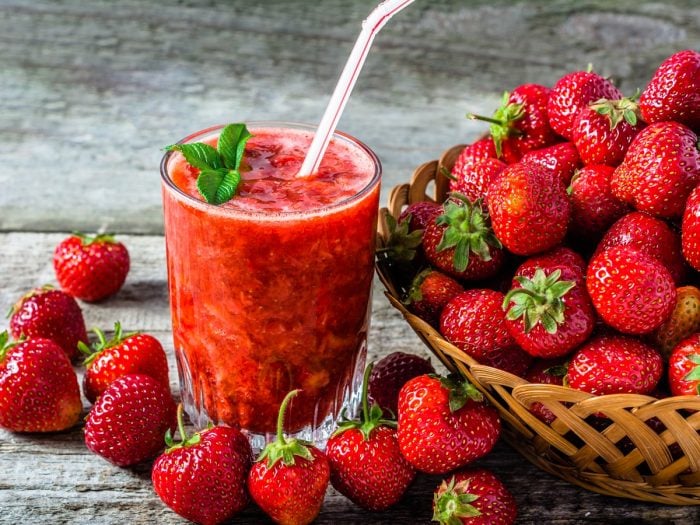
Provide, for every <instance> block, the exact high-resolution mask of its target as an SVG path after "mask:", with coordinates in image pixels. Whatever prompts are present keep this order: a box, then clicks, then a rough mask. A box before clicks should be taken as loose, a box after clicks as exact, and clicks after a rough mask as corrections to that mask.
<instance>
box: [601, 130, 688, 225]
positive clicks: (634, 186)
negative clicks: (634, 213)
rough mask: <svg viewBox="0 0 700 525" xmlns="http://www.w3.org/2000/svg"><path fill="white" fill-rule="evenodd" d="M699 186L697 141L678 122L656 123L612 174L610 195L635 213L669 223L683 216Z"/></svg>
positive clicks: (645, 132)
mask: <svg viewBox="0 0 700 525" xmlns="http://www.w3.org/2000/svg"><path fill="white" fill-rule="evenodd" d="M698 182H700V150H698V137H697V135H696V134H695V133H693V132H692V131H691V130H690V129H689V128H687V127H685V126H684V125H683V124H679V123H678V122H657V123H655V124H651V125H650V126H647V127H646V128H644V129H643V130H642V131H640V132H639V134H638V135H637V136H636V137H635V139H634V141H632V144H631V145H630V147H629V150H627V155H626V156H625V160H624V161H623V162H622V164H620V166H618V168H617V169H616V170H615V173H613V177H612V180H611V183H610V184H611V188H612V192H613V195H615V197H617V198H618V199H620V200H621V201H622V202H626V203H627V204H630V205H632V206H634V207H635V208H636V209H638V210H639V211H645V212H647V213H651V214H652V215H657V216H659V217H665V218H669V219H673V218H677V217H680V216H681V215H682V214H683V208H684V206H685V201H686V199H687V198H688V195H690V192H691V191H692V190H693V187H695V185H696V184H697V183H698Z"/></svg>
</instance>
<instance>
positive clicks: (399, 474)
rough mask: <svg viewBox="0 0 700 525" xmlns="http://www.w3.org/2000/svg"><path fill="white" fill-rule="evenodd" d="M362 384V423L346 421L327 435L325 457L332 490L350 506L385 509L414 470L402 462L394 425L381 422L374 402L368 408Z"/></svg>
mask: <svg viewBox="0 0 700 525" xmlns="http://www.w3.org/2000/svg"><path fill="white" fill-rule="evenodd" d="M371 374H372V365H371V364H370V365H369V366H368V367H367V369H366V370H365V377H364V383H363V385H362V421H359V420H356V421H346V422H344V423H342V424H341V425H340V426H339V427H338V430H336V432H335V433H334V434H333V436H331V438H330V439H329V440H328V444H327V445H326V454H327V455H328V461H329V462H330V464H331V483H332V484H333V487H334V488H335V489H336V490H337V491H338V492H340V493H341V494H343V495H344V496H346V497H347V498H349V499H350V500H351V501H352V502H353V503H356V504H357V505H359V506H360V507H363V508H365V509H369V510H385V509H388V508H389V507H391V506H392V505H394V504H395V503H397V502H398V501H399V500H400V499H401V497H402V496H403V494H404V492H406V489H407V488H408V486H409V485H410V484H411V482H412V481H413V478H414V477H415V475H416V471H415V470H414V468H413V467H412V466H411V464H410V463H409V462H408V461H406V459H404V457H403V456H402V455H401V451H400V450H399V442H398V439H397V437H396V422H395V421H392V420H387V419H383V417H382V409H381V408H380V406H379V405H377V404H376V403H375V404H373V405H372V408H370V406H369V402H368V400H367V385H368V383H369V381H370V377H371Z"/></svg>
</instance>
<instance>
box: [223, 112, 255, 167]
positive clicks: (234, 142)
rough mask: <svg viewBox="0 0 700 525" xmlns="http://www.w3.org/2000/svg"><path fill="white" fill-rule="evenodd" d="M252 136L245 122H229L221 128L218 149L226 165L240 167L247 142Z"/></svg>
mask: <svg viewBox="0 0 700 525" xmlns="http://www.w3.org/2000/svg"><path fill="white" fill-rule="evenodd" d="M252 136H253V135H251V134H250V132H249V131H248V128H246V126H245V124H240V123H239V124H229V125H228V126H226V127H225V128H224V129H222V130H221V135H219V143H218V145H217V149H218V151H219V155H221V158H222V159H223V162H224V166H225V167H227V168H228V169H230V170H237V169H238V167H239V166H240V165H241V159H242V158H243V152H244V151H245V144H246V142H248V139H249V138H250V137H252Z"/></svg>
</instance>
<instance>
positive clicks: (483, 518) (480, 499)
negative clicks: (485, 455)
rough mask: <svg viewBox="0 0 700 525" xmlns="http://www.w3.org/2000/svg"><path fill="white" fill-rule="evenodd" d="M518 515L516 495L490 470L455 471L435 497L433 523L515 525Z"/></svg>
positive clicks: (445, 524)
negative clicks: (513, 524)
mask: <svg viewBox="0 0 700 525" xmlns="http://www.w3.org/2000/svg"><path fill="white" fill-rule="evenodd" d="M517 514H518V508H517V505H516V503H515V498H514V497H513V495H512V494H511V493H510V492H509V491H508V489H507V488H506V487H505V485H503V483H501V481H500V480H499V479H498V478H497V477H496V476H494V475H493V473H491V472H489V471H488V470H486V469H471V470H461V471H459V472H455V473H454V474H453V475H452V476H451V477H450V479H449V481H447V480H444V481H443V482H442V483H441V484H440V486H439V487H438V488H437V489H436V490H435V495H434V497H433V521H437V522H439V523H440V524H441V525H461V524H464V525H511V524H512V523H515V518H516V517H517Z"/></svg>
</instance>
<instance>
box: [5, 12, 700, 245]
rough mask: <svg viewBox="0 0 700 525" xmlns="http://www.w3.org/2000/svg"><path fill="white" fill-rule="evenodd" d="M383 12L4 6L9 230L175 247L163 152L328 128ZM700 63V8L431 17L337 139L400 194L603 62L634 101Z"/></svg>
mask: <svg viewBox="0 0 700 525" xmlns="http://www.w3.org/2000/svg"><path fill="white" fill-rule="evenodd" d="M375 3H376V0H355V1H352V2H348V1H345V0H320V1H318V2H309V1H303V0H291V1H288V0H266V1H263V2H248V1H243V0H158V1H155V0H151V1H144V0H121V1H119V2H115V1H113V0H112V1H110V0H95V1H91V2H86V1H84V0H54V1H49V0H2V1H0V46H2V53H0V70H1V71H2V75H1V76H0V140H1V141H2V142H3V147H2V148H0V165H1V166H2V169H0V187H1V188H2V191H0V209H2V213H0V230H4V231H12V230H25V231H27V230H32V231H58V230H70V229H83V230H95V229H97V228H99V227H105V228H108V229H111V230H115V231H118V232H132V233H159V232H161V231H162V219H161V212H160V193H159V178H158V163H159V159H160V156H161V152H162V147H163V146H164V145H166V144H170V143H172V142H174V141H175V140H177V139H179V138H180V137H183V136H184V135H185V134H187V133H190V132H193V131H195V130H197V129H201V128H204V127H206V126H209V125H212V124H215V123H222V122H225V121H235V120H269V119H278V120H279V119H281V120H291V121H306V122H312V123H313V122H318V120H319V119H320V115H321V114H322V111H323V108H324V107H325V104H326V102H327V100H328V97H329V96H330V93H331V91H332V88H333V86H334V85H335V81H336V79H337V76H338V74H339V71H340V69H341V65H342V64H343V62H344V60H345V58H346V57H347V54H348V52H349V50H350V48H351V47H352V42H353V41H354V39H355V38H356V36H357V34H358V32H359V28H360V21H361V20H362V19H363V18H365V17H366V15H367V14H368V13H369V11H370V9H371V7H372V6H373V5H374V4H375ZM688 47H691V48H695V49H698V48H700V4H698V3H697V2H696V1H694V0H672V1H666V2H658V1H656V0H642V1H638V0H617V1H615V2H608V1H604V0H583V1H574V0H557V1H547V0H536V1H529V2H511V1H509V0H497V1H495V2H490V1H486V0H439V1H430V2H416V3H415V4H414V5H413V6H411V7H410V8H409V9H407V10H406V11H404V12H402V13H401V14H399V15H398V16H397V17H396V18H395V19H394V20H392V22H391V23H390V24H389V25H388V26H387V27H386V28H384V30H383V31H382V33H381V34H380V35H379V37H378V38H377V40H376V43H375V48H374V49H373V51H372V53H371V54H370V56H369V59H368V61H367V64H366V66H365V68H364V70H363V72H362V75H361V76H360V79H359V81H358V84H357V87H356V90H355V93H354V95H353V97H352V98H351V100H350V103H349V105H348V107H347V109H346V111H345V114H344V116H343V119H342V121H341V123H340V127H341V129H343V130H345V131H347V132H349V133H351V134H354V135H356V136H357V137H359V138H360V139H362V140H364V141H366V142H367V143H368V144H369V145H370V146H371V147H372V148H374V149H375V150H376V152H377V153H378V155H379V157H380V158H381V159H382V161H383V164H384V168H385V177H384V189H385V193H386V192H388V189H389V188H391V187H392V186H393V185H394V184H396V183H398V182H399V181H405V180H406V179H407V178H408V176H409V175H410V173H411V171H412V170H413V168H414V167H415V166H417V165H418V164H420V163H422V162H424V161H426V160H429V159H432V158H437V156H438V155H439V153H440V152H442V151H443V150H444V149H445V148H447V147H448V146H451V145H453V144H459V143H463V142H465V141H467V140H470V139H473V138H474V137H475V136H476V135H477V134H478V133H480V132H481V131H483V129H484V126H483V125H480V124H478V123H474V122H469V121H467V120H466V119H465V118H464V115H465V113H466V112H467V111H474V112H478V113H486V114H488V113H490V112H491V111H493V109H494V108H495V106H496V104H497V101H498V100H499V98H500V93H502V91H503V90H505V89H511V88H512V87H514V86H515V85H517V84H519V83H523V82H540V83H545V84H551V83H553V82H554V81H555V80H556V79H557V78H558V77H559V76H561V75H562V74H564V73H565V72H567V71H569V70H572V69H577V68H582V67H585V66H586V64H588V63H589V62H592V63H594V64H595V65H596V67H597V69H598V70H599V71H600V72H602V73H604V74H606V75H613V76H614V77H615V78H617V79H618V81H619V83H620V85H621V86H622V87H623V88H624V89H625V90H626V91H632V90H634V89H635V88H636V87H643V86H644V84H645V82H646V81H647V79H648V78H649V77H650V75H651V73H652V71H653V69H654V68H655V66H656V65H657V64H658V63H659V62H660V61H661V60H662V59H663V58H664V57H665V56H667V55H668V54H670V53H672V52H673V51H676V50H679V49H683V48H688Z"/></svg>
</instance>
